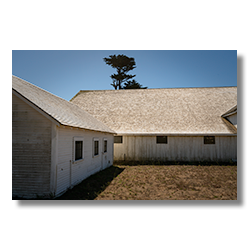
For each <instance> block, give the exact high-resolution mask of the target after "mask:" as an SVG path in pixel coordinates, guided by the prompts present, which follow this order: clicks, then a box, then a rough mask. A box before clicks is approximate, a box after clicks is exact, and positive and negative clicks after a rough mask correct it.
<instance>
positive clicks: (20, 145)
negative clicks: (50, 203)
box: [12, 94, 52, 198]
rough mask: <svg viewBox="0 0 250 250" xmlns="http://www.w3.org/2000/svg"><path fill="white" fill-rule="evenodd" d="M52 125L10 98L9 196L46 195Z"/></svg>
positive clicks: (48, 189) (48, 187) (27, 106)
mask: <svg viewBox="0 0 250 250" xmlns="http://www.w3.org/2000/svg"><path fill="white" fill-rule="evenodd" d="M51 126H52V123H51V121H49V120H48V119H47V118H45V117H44V116H43V115H41V114H40V113H39V112H37V111H36V110H34V109H33V108H32V107H31V106H29V105H28V104H26V103H25V102H24V101H22V100H21V99H19V98H18V97H17V96H15V95H13V94H12V195H13V197H15V196H18V197H23V198H36V197H37V196H44V195H45V196H46V195H49V194H50V164H51Z"/></svg>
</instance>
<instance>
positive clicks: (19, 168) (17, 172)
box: [12, 76, 115, 198]
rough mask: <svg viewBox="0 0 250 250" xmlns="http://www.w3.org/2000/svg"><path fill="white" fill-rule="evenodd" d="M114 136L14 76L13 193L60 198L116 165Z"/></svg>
mask: <svg viewBox="0 0 250 250" xmlns="http://www.w3.org/2000/svg"><path fill="white" fill-rule="evenodd" d="M114 134H115V132H114V131H113V130H111V129H110V128H109V127H107V126H106V125H105V124H103V123H102V122H100V121H98V120H97V119H96V118H94V117H93V116H91V115H90V114H88V113H87V112H85V111H84V110H82V109H81V108H79V107H77V106H76V105H74V104H73V103H70V102H68V101H66V100H64V99H61V98H59V97H57V96H55V95H53V94H51V93H49V92H47V91H45V90H43V89H41V88H39V87H37V86H35V85H33V84H30V83H28V82H26V81H24V80H22V79H20V78H18V77H15V76H12V195H13V197H15V196H17V197H23V198H36V197H39V196H40V197H41V196H42V197H46V196H59V195H60V194H62V193H63V192H65V191H66V190H67V189H68V188H71V187H72V186H74V185H76V184H78V183H79V182H81V181H82V180H83V179H85V178H87V177H88V176H90V175H92V174H94V173H96V172H98V171H100V170H102V169H105V168H107V167H109V166H111V165H112V164H113V142H114Z"/></svg>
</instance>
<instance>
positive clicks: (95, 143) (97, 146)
mask: <svg viewBox="0 0 250 250" xmlns="http://www.w3.org/2000/svg"><path fill="white" fill-rule="evenodd" d="M98 153H99V141H94V155H98Z"/></svg>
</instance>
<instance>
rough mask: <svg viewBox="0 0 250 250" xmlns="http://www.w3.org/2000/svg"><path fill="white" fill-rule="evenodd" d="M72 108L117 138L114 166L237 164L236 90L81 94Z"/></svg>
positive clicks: (166, 90)
mask: <svg viewBox="0 0 250 250" xmlns="http://www.w3.org/2000/svg"><path fill="white" fill-rule="evenodd" d="M71 102H72V103H74V104H75V105H77V106H79V107H80V108H82V109H83V110H85V111H87V112H88V113H90V114H91V115H93V116H94V117H95V118H97V119H98V120H100V121H102V122H103V123H104V124H106V125H107V126H108V127H110V128H111V129H112V130H114V131H115V132H116V133H117V136H115V143H114V160H116V161H120V160H127V161H157V160H159V161H230V160H236V159H237V87H213V88H174V89H132V90H103V91H80V92H78V93H77V94H76V95H75V96H74V97H73V98H72V99H71Z"/></svg>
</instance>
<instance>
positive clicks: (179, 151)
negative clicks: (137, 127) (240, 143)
mask: <svg viewBox="0 0 250 250" xmlns="http://www.w3.org/2000/svg"><path fill="white" fill-rule="evenodd" d="M231 159H237V136H215V144H211V145H206V144H204V137H203V136H168V143H167V144H157V143H156V136H123V143H115V144H114V160H128V161H133V160H135V161H143V160H160V161H228V160H231Z"/></svg>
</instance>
